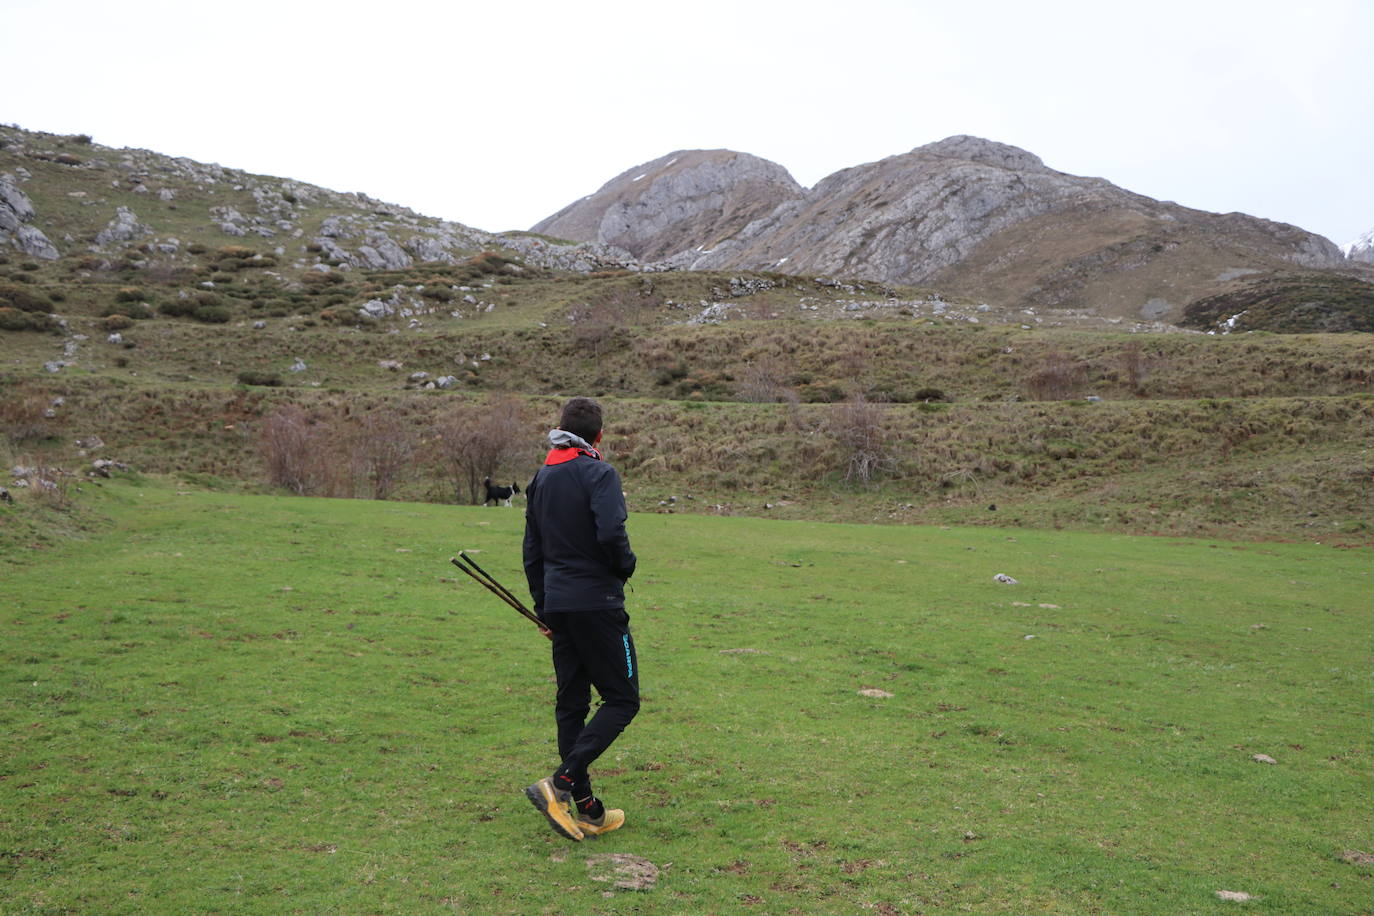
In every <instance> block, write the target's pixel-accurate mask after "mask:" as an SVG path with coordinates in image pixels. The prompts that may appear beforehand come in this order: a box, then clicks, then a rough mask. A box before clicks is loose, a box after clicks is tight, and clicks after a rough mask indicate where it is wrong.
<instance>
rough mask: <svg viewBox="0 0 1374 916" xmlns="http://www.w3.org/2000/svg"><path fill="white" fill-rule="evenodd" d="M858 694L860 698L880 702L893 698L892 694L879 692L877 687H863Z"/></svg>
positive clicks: (883, 691) (884, 691)
mask: <svg viewBox="0 0 1374 916" xmlns="http://www.w3.org/2000/svg"><path fill="white" fill-rule="evenodd" d="M859 693H860V695H862V696H866V697H875V698H877V699H882V700H886V699H890V698H891V697H892V696H893V694H890V693H888V692H887V691H886V690H879V689H878V688H877V687H865V688H863V689H862V690H860V691H859Z"/></svg>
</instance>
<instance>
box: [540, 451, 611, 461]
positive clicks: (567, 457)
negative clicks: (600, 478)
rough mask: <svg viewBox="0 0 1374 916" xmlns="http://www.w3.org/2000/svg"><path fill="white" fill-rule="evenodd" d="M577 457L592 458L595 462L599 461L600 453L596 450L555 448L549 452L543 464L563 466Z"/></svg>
mask: <svg viewBox="0 0 1374 916" xmlns="http://www.w3.org/2000/svg"><path fill="white" fill-rule="evenodd" d="M578 455H586V456H587V457H588V458H593V459H595V460H597V461H600V460H601V453H600V452H598V451H597V450H596V449H590V450H589V449H585V448H556V449H551V450H550V451H549V454H548V456H547V457H546V458H545V459H544V463H545V464H563V463H564V462H566V461H572V460H573V459H574V458H576V457H577V456H578Z"/></svg>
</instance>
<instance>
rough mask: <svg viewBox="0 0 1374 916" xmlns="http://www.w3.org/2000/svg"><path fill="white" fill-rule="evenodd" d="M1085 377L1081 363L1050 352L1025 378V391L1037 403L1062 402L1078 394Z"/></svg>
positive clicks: (1066, 355) (1065, 355)
mask: <svg viewBox="0 0 1374 916" xmlns="http://www.w3.org/2000/svg"><path fill="white" fill-rule="evenodd" d="M1086 377H1087V372H1086V371H1085V370H1084V367H1083V364H1082V363H1080V362H1078V361H1076V360H1075V359H1074V358H1073V357H1071V356H1069V355H1068V354H1067V353H1061V352H1059V351H1052V352H1050V353H1046V354H1045V356H1044V357H1043V358H1042V359H1041V360H1040V367H1039V368H1038V369H1036V370H1035V371H1034V372H1032V373H1031V374H1030V375H1029V376H1028V377H1027V378H1026V389H1027V391H1028V392H1029V393H1030V396H1031V397H1032V398H1033V399H1035V400H1037V401H1063V400H1066V399H1068V398H1072V397H1074V396H1076V395H1077V394H1078V391H1079V389H1080V388H1081V387H1082V386H1083V382H1084V381H1085V379H1086Z"/></svg>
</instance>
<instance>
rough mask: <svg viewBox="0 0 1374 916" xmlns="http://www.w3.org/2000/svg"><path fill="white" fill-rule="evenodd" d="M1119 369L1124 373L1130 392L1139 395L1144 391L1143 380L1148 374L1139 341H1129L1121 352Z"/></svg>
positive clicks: (1142, 347)
mask: <svg viewBox="0 0 1374 916" xmlns="http://www.w3.org/2000/svg"><path fill="white" fill-rule="evenodd" d="M1121 368H1122V369H1123V370H1125V372H1126V384H1128V385H1130V386H1131V391H1132V392H1133V393H1135V394H1140V393H1141V391H1142V390H1143V389H1144V386H1145V379H1146V378H1147V377H1148V376H1149V374H1150V365H1149V362H1148V360H1147V359H1146V357H1145V347H1144V346H1143V345H1142V344H1141V342H1140V341H1138V340H1133V341H1131V342H1130V343H1128V344H1126V349H1124V350H1122V351H1121Z"/></svg>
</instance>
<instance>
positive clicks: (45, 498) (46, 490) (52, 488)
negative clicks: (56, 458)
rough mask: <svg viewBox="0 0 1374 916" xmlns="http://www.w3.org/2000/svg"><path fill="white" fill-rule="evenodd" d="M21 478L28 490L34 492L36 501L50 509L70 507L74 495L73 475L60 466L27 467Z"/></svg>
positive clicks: (33, 496)
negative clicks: (72, 488) (71, 484)
mask: <svg viewBox="0 0 1374 916" xmlns="http://www.w3.org/2000/svg"><path fill="white" fill-rule="evenodd" d="M23 470H24V473H23V474H22V475H20V477H19V480H21V481H23V484H24V486H25V487H26V488H27V490H28V492H29V493H31V494H33V495H32V499H33V501H34V502H35V503H38V504H40V505H44V506H47V507H48V508H50V509H62V510H65V509H69V508H71V504H72V497H71V492H70V488H69V482H70V480H71V475H70V474H68V473H67V472H66V471H64V470H62V469H61V468H59V467H49V466H47V465H38V466H36V467H25V468H24V469H23Z"/></svg>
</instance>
